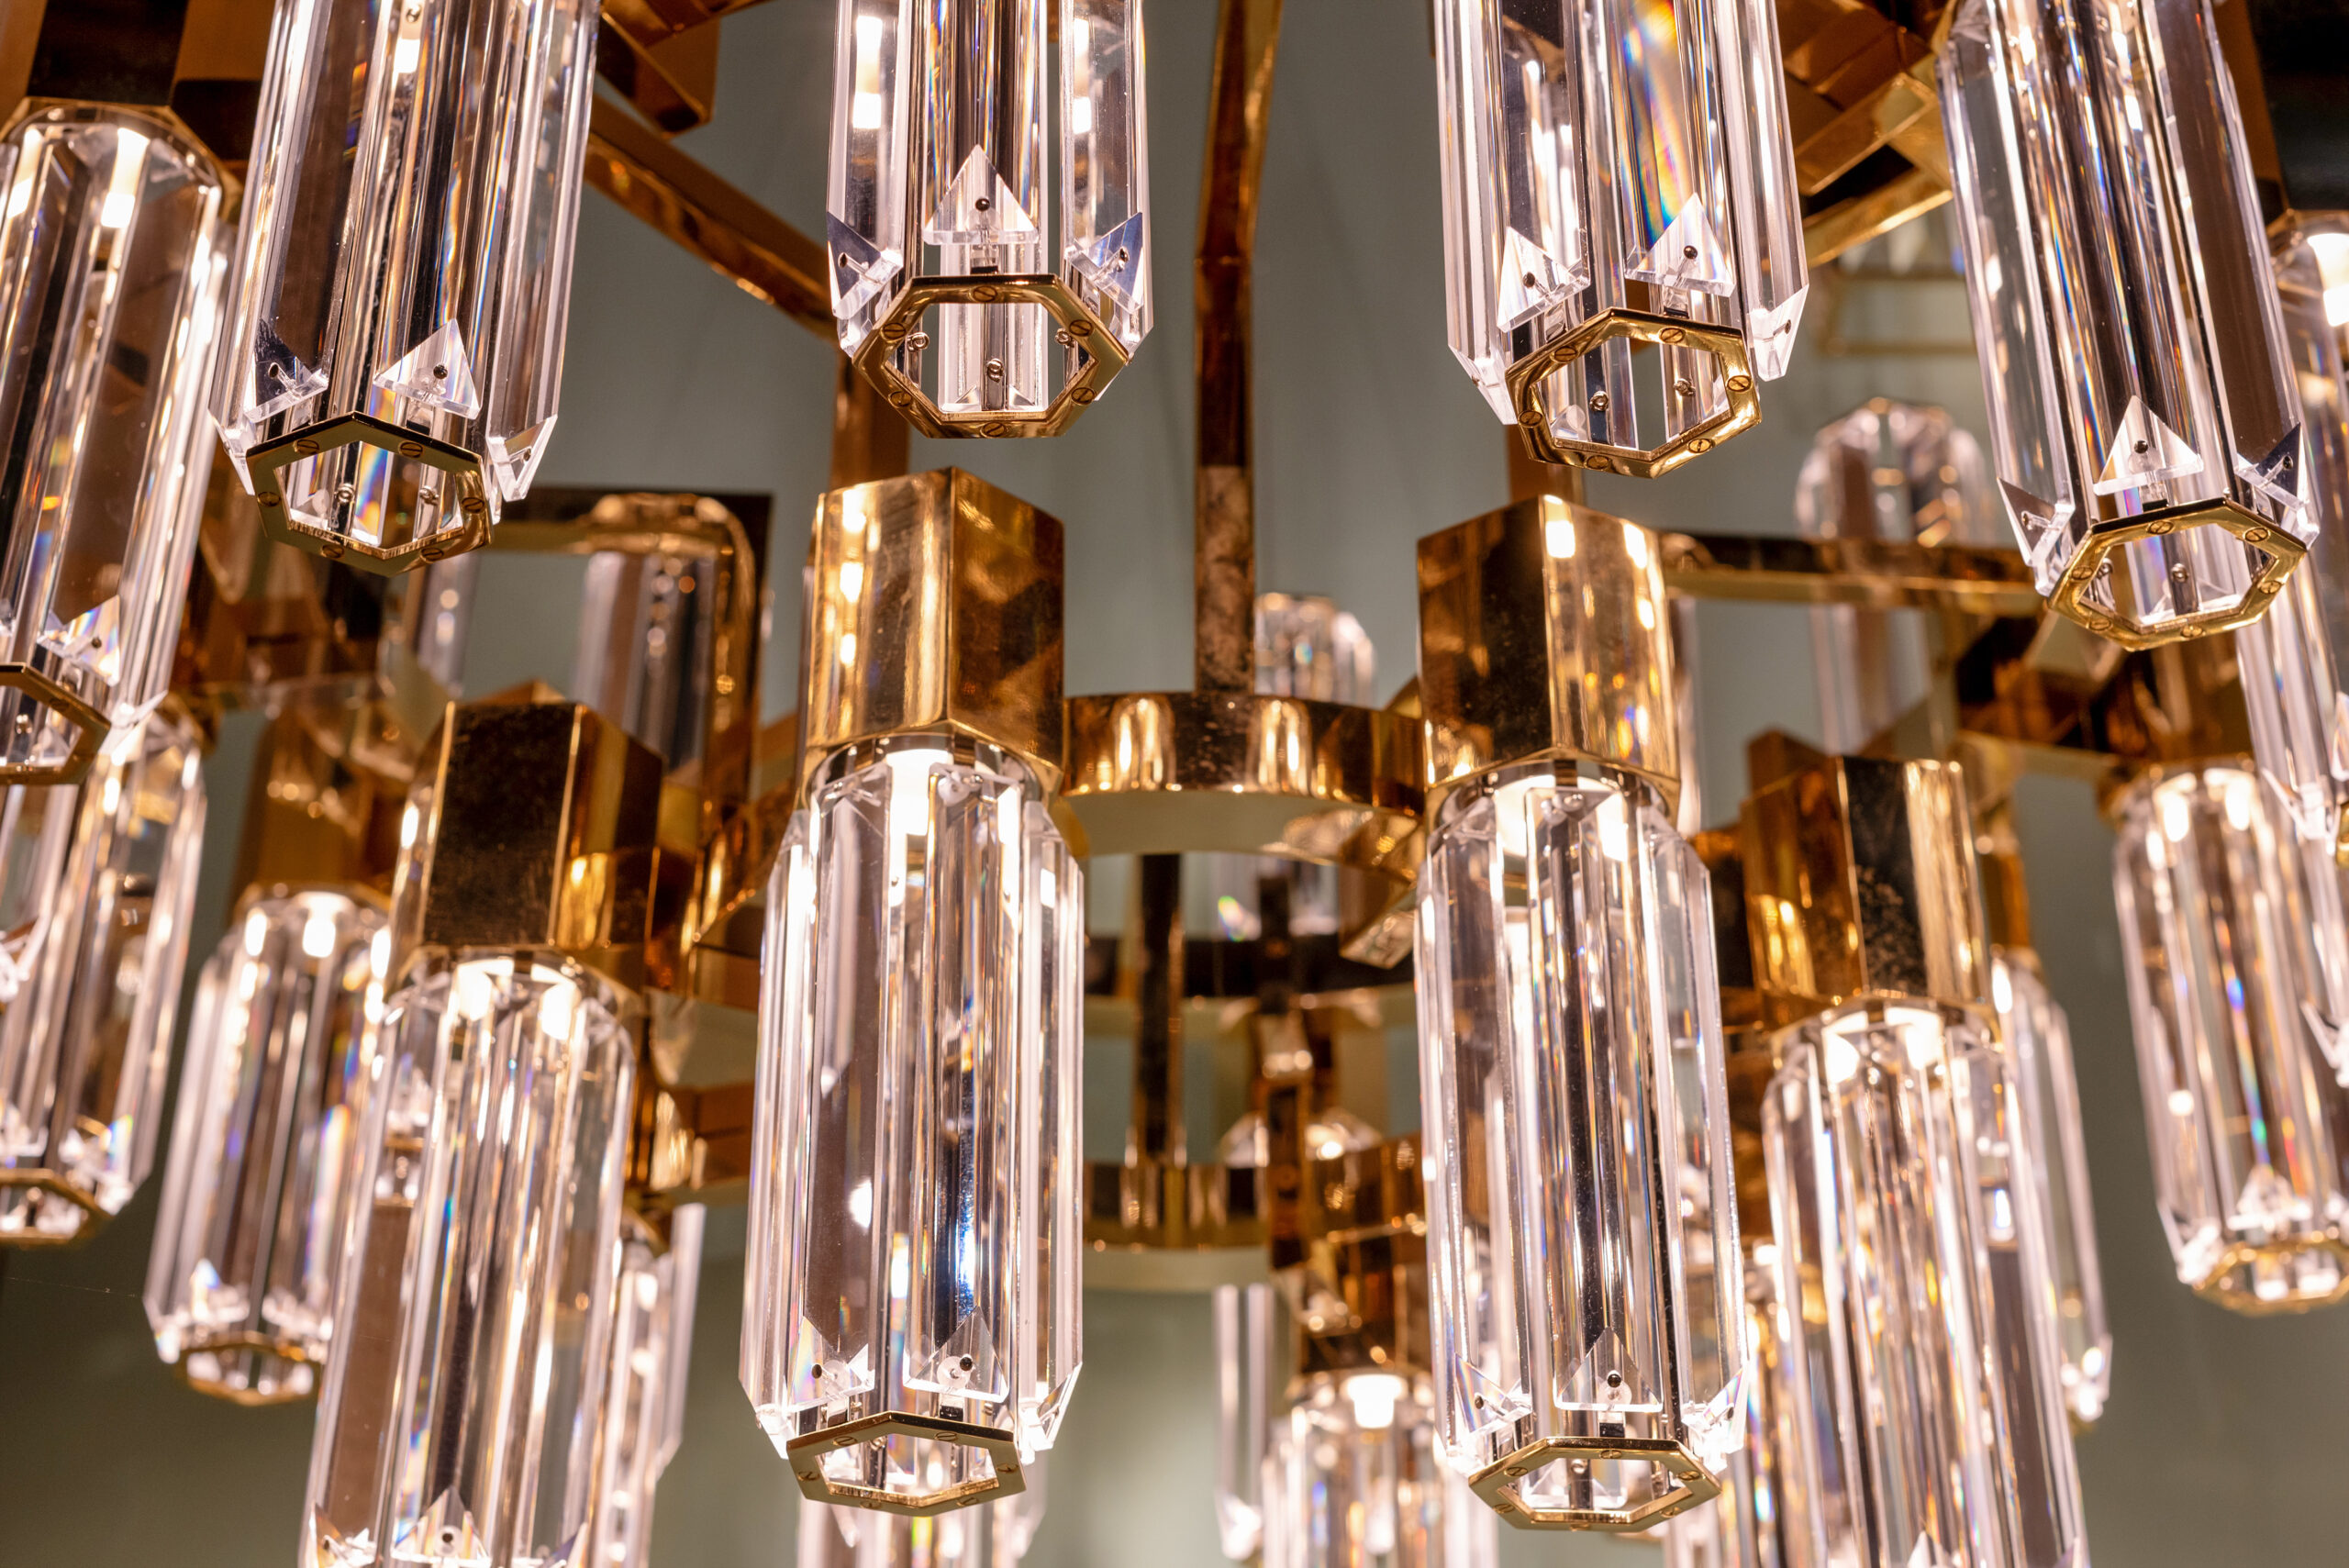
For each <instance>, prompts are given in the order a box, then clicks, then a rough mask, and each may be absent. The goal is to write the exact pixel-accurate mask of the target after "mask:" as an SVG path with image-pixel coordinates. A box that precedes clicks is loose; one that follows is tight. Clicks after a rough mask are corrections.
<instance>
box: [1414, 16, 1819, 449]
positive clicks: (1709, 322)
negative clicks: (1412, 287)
mask: <svg viewBox="0 0 2349 1568" xmlns="http://www.w3.org/2000/svg"><path fill="white" fill-rule="evenodd" d="M1435 12H1436V28H1435V33H1436V39H1435V41H1436V61H1437V87H1438V93H1439V97H1440V106H1441V110H1442V146H1441V168H1442V177H1443V224H1444V276H1445V287H1446V298H1447V306H1448V309H1447V335H1448V337H1449V339H1450V342H1451V346H1452V351H1453V356H1454V357H1455V358H1457V359H1458V360H1459V361H1460V362H1461V364H1462V365H1463V366H1464V368H1465V369H1466V370H1467V372H1468V373H1469V377H1470V379H1471V380H1472V381H1473V382H1474V383H1475V385H1476V387H1477V390H1478V391H1480V392H1482V393H1483V394H1484V395H1485V398H1486V402H1487V403H1489V404H1490V405H1491V406H1492V408H1493V411H1494V413H1495V414H1497V416H1499V417H1500V418H1501V419H1502V420H1503V422H1505V423H1507V424H1510V425H1515V426H1520V427H1521V428H1523V429H1524V430H1525V432H1526V435H1527V438H1528V439H1530V441H1531V443H1532V446H1533V448H1534V450H1535V454H1536V455H1537V456H1539V457H1542V458H1543V459H1546V460H1547V461H1550V462H1588V463H1591V464H1593V465H1596V466H1599V467H1602V468H1608V469H1614V470H1620V472H1623V473H1637V474H1642V475H1644V474H1651V473H1662V472H1664V471H1665V470H1666V469H1668V468H1670V467H1672V466H1675V464H1677V463H1678V462H1684V461H1686V460H1687V459H1688V458H1690V457H1693V456H1696V455H1698V453H1701V452H1705V451H1709V450H1711V449H1712V447H1713V446H1714V445H1715V444H1717V443H1718V442H1719V441H1720V440H1721V439H1725V438H1726V437H1727V436H1729V435H1731V434H1734V433H1735V432H1736V431H1737V430H1739V429H1742V428H1744V426H1745V425H1746V424H1750V423H1751V422H1752V421H1753V417H1755V415H1754V403H1753V381H1754V378H1755V377H1756V376H1757V375H1758V376H1760V377H1762V378H1765V379H1768V378H1774V377H1776V376H1779V375H1783V374H1784V373H1785V372H1786V368H1787V361H1788V358H1789V356H1790V355H1791V353H1792V351H1793V347H1794V339H1795V333H1796V330H1797V328H1798V323H1799V322H1800V320H1801V316H1802V306H1803V300H1804V297H1805V295H1806V293H1807V291H1808V288H1809V276H1808V269H1807V264H1806V262H1805V261H1804V256H1803V248H1802V227H1801V218H1802V210H1801V206H1800V203H1799V201H1798V197H1797V194H1796V188H1795V167H1794V151H1793V147H1792V145H1791V143H1790V141H1789V139H1788V135H1787V97H1786V85H1785V83H1784V81H1783V79H1782V75H1781V72H1780V71H1779V69H1778V65H1777V48H1776V45H1777V23H1776V17H1775V16H1774V15H1773V14H1772V11H1771V7H1770V6H1768V5H1767V4H1765V3H1762V0H1595V3H1594V4H1591V5H1589V6H1582V7H1575V6H1557V5H1548V4H1542V5H1520V4H1516V3H1515V0H1438V3H1437V5H1436V8H1435ZM1659 317H1661V318H1669V319H1670V320H1672V321H1673V322H1674V323H1675V326H1674V327H1673V328H1663V327H1660V326H1659V325H1658V318H1659ZM1665 330H1672V331H1674V332H1675V336H1674V337H1673V338H1672V339H1670V342H1669V343H1668V344H1667V347H1666V349H1665V351H1664V353H1662V354H1659V355H1655V356H1651V357H1648V358H1645V359H1643V360H1642V361H1639V362H1640V363H1641V364H1642V365H1643V366H1645V367H1648V368H1646V369H1644V370H1643V371H1642V381H1643V382H1644V383H1645V384H1642V385H1640V386H1639V388H1638V391H1637V393H1636V395H1635V393H1634V383H1633V379H1632V373H1633V364H1634V361H1633V359H1632V356H1631V346H1632V343H1631V339H1632V338H1633V337H1634V336H1639V337H1646V338H1653V337H1654V336H1656V335H1657V334H1658V333H1659V332H1662V331H1665ZM1684 338H1685V339H1687V340H1686V341H1684V340H1683V339H1684ZM1724 339H1728V340H1731V341H1733V342H1734V344H1735V346H1736V347H1735V350H1734V351H1733V352H1732V351H1731V350H1724V348H1723V347H1722V346H1721V345H1722V342H1723V340H1724ZM1649 377H1653V378H1654V379H1653V381H1649V380H1647V378H1649ZM1651 398H1653V401H1654V402H1655V403H1660V404H1661V405H1662V406H1663V407H1664V422H1663V424H1662V426H1661V428H1654V429H1651V430H1649V431H1648V432H1647V433H1646V434H1645V435H1644V436H1643V435H1642V430H1641V428H1640V427H1641V422H1642V415H1641V413H1640V409H1641V408H1642V407H1644V406H1653V405H1652V404H1651V402H1650V399H1651Z"/></svg>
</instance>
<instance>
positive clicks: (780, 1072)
mask: <svg viewBox="0 0 2349 1568" xmlns="http://www.w3.org/2000/svg"><path fill="white" fill-rule="evenodd" d="M1082 878H1083V873H1082V870H1081V868H1080V866H1079V864H1078V862H1077V861H1076V860H1075V859H1074V857H1073V856H1071V855H1070V853H1069V851H1068V848H1067V846H1066V845H1065V844H1064V843H1063V841H1062V840H1061V836H1060V833H1059V831H1058V830H1057V829H1056V828H1053V826H1052V820H1051V817H1049V816H1048V814H1047V813H1046V810H1045V808H1044V806H1043V804H1042V802H1041V798H1040V795H1039V792H1038V790H1037V788H1036V785H1035V784H1034V783H1033V782H1032V779H1031V777H1030V774H1029V773H1028V772H1027V771H1026V769H1025V768H1023V767H1022V766H1020V765H1019V763H1017V762H1011V761H1010V760H1009V759H1008V758H1007V757H1004V756H1002V755H1001V754H1000V753H996V752H994V751H992V750H991V749H988V750H985V751H983V752H982V754H981V755H980V756H979V757H978V758H977V759H975V760H968V761H966V760H962V759H961V758H959V757H958V756H957V754H956V752H955V751H953V750H952V749H951V748H950V746H949V743H947V742H946V741H944V740H941V739H927V738H923V737H919V736H907V737H901V738H899V739H897V740H895V741H892V742H890V743H888V745H887V747H886V749H885V751H884V754H883V755H881V756H879V757H878V758H876V759H875V760H874V761H872V762H866V763H864V764H863V765H862V766H853V767H846V768H843V769H841V770H839V771H838V772H837V773H835V774H834V775H833V776H830V777H829V778H827V779H825V780H823V781H822V782H820V783H819V784H817V785H815V786H813V787H811V790H810V792H809V795H808V798H807V807H806V809H804V810H803V811H801V812H800V813H799V814H798V816H797V817H796V818H795V819H794V821H793V824H792V827H791V830H790V832H789V834H788V836H787V837H786V839H785V844H784V847H783V851H782V854H781V856H780V857H779V859H778V862H777V864H776V868H775V873H774V884H773V886H772V888H771V889H770V892H769V895H768V897H769V903H768V908H769V911H770V913H769V917H768V918H769V926H768V934H767V950H766V951H767V954H768V957H767V961H766V963H765V965H764V987H763V994H762V996H761V1000H760V1061H759V1085H760V1095H759V1101H758V1113H757V1114H758V1120H757V1128H756V1131H755V1134H754V1147H753V1153H752V1165H751V1232H750V1234H751V1242H750V1247H751V1251H750V1263H749V1269H748V1276H747V1277H748V1284H747V1287H746V1289H747V1300H746V1302H745V1307H744V1317H743V1329H742V1381H743V1386H744V1388H745V1390H746V1391H747V1392H748V1393H749V1395H750V1397H751V1405H752V1407H753V1408H754V1409H755V1411H756V1413H757V1415H758V1418H759V1421H760V1424H761V1425H762V1426H763V1428H764V1429H766V1431H767V1432H768V1434H769V1435H770V1436H771V1437H772V1438H773V1439H774V1442H775V1445H776V1447H777V1448H778V1449H779V1450H781V1451H783V1452H784V1454H785V1457H786V1459H787V1460H788V1461H789V1462H791V1463H792V1465H793V1468H794V1471H795V1473H796V1475H797V1477H798V1479H799V1482H800V1485H801V1487H802V1489H803V1490H805V1491H807V1493H808V1495H809V1496H818V1497H825V1498H829V1499H830V1500H833V1501H837V1502H845V1503H850V1504H867V1505H871V1504H880V1503H887V1504H889V1505H891V1506H892V1507H897V1508H913V1509H928V1510H932V1511H935V1510H937V1509H941V1508H952V1507H961V1506H963V1505H964V1504H966V1503H970V1502H973V1501H976V1500H978V1499H979V1498H981V1497H982V1496H985V1495H987V1494H989V1493H1011V1492H1016V1491H1018V1490H1019V1487H1020V1485H1021V1484H1022V1483H1021V1473H1022V1472H1023V1470H1025V1469H1026V1468H1028V1467H1029V1465H1030V1462H1031V1461H1032V1458H1033V1456H1034V1455H1035V1454H1036V1453H1038V1452H1040V1451H1043V1450H1045V1449H1048V1448H1050V1447H1051V1446H1052V1440H1053V1439H1054V1437H1055V1435H1056V1434H1057V1433H1058V1430H1059V1428H1060V1422H1061V1418H1062V1416H1063V1413H1064V1412H1065V1410H1066V1408H1067V1401H1068V1396H1069V1393H1070V1390H1071V1389H1072V1387H1073V1386H1074V1382H1075V1379H1076V1374H1077V1370H1078V1364H1079V1359H1080V1355H1081V1344H1080V1340H1079V1330H1080V1325H1079V1314H1078V1247H1079V1244H1080V1239H1079V1229H1078V1210H1077V1202H1078V1195H1079V1194H1078V1187H1079V1166H1078V1164H1077V1159H1078V1155H1077V1144H1076V1136H1077V1130H1076V1129H1077V1114H1078V1107H1079V1106H1080V1104H1081V1079H1080V1073H1079V1069H1080V1049H1079V1045H1080V1040H1081V1030H1082V1028H1083V1013H1082V985H1083V973H1084V941H1085V923H1084V910H1085V901H1084V885H1083V880H1082Z"/></svg>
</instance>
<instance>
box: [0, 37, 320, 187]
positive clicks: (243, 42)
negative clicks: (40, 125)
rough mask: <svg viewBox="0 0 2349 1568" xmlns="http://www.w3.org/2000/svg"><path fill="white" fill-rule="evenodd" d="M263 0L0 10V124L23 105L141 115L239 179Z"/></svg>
mask: <svg viewBox="0 0 2349 1568" xmlns="http://www.w3.org/2000/svg"><path fill="white" fill-rule="evenodd" d="M272 10H273V6H272V4H271V0H180V3H178V4H164V5H153V4H150V5H141V6H99V5H93V4H90V3H89V0H10V3H9V4H8V5H7V6H4V7H0V120H6V118H7V117H9V114H10V113H11V112H13V111H15V110H17V109H18V108H19V107H20V106H25V105H26V103H27V101H28V100H34V99H53V100H60V101H67V102H82V103H92V104H108V105H118V106H126V107H130V108H138V109H143V110H145V111H147V112H148V113H150V114H152V115H154V116H156V117H159V118H160V119H161V120H162V121H163V122H164V123H165V124H167V125H168V126H170V127H171V128H173V130H174V131H175V132H177V133H179V134H181V135H183V136H184V138H185V139H188V140H189V141H192V142H194V143H195V144H196V145H197V146H198V147H200V148H202V149H203V150H204V151H205V152H206V154H208V155H209V156H210V158H211V160H212V161H213V162H214V163H216V164H217V165H218V166H219V167H220V168H221V169H222V170H223V171H224V172H226V173H228V175H229V176H230V177H231V178H232V179H234V178H238V177H241V175H242V174H243V172H244V165H245V160H246V158H247V156H248V155H249V153H250V150H251V148H252V135H253V120H254V118H255V117H256V116H257V114H258V113H259V110H260V106H261V77H262V69H263V67H264V65H265V64H266V63H267V59H268V52H269V28H270V16H271V12H272Z"/></svg>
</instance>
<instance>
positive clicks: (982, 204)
mask: <svg viewBox="0 0 2349 1568" xmlns="http://www.w3.org/2000/svg"><path fill="white" fill-rule="evenodd" d="M971 205H972V206H974V207H976V208H977V209H978V210H979V211H981V212H985V211H986V210H987V209H988V208H989V207H991V206H995V203H994V202H992V201H990V200H988V199H987V198H986V197H985V196H981V197H980V198H979V199H978V200H977V201H974V202H973V203H972V204H971Z"/></svg>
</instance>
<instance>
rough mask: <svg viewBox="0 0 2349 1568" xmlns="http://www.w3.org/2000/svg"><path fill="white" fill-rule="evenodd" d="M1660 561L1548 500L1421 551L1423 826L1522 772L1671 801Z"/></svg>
mask: <svg viewBox="0 0 2349 1568" xmlns="http://www.w3.org/2000/svg"><path fill="white" fill-rule="evenodd" d="M1663 555H1664V551H1663V548H1662V541H1661V539H1659V537H1658V536H1657V535H1656V534H1654V533H1653V532H1651V531H1649V530H1648V529H1646V528H1642V527H1640V526H1639V525H1638V524H1637V523H1627V522H1624V521H1623V520H1622V519H1620V518H1619V517H1608V516H1607V515H1606V514H1604V513H1601V512H1594V511H1590V510H1589V509H1587V508H1586V507H1580V506H1571V505H1569V504H1567V503H1566V502H1564V501H1561V500H1559V499H1558V498H1557V497H1555V496H1542V497H1539V498H1537V499H1534V500H1531V501H1520V502H1518V503H1516V504H1515V505H1513V506H1507V507H1504V508H1502V509H1501V510H1500V511H1497V512H1488V513H1486V515H1485V516H1483V517H1474V518H1471V519H1470V520H1469V521H1467V522H1464V523H1461V524H1457V525H1455V526H1454V527H1453V528H1446V529H1444V530H1443V531H1442V532H1441V533H1434V534H1430V535H1429V536H1428V537H1427V538H1425V539H1421V540H1420V541H1419V706H1420V710H1421V712H1422V713H1423V714H1424V715H1425V716H1426V724H1427V749H1428V750H1427V780H1428V795H1429V797H1430V816H1431V817H1432V816H1433V815H1434V812H1435V810H1436V809H1438V808H1440V802H1441V799H1442V796H1443V795H1446V794H1448V793H1449V792H1450V791H1452V790H1453V789H1456V788H1457V787H1459V786H1460V785H1461V784H1465V783H1467V782H1468V781H1469V780H1471V779H1474V778H1476V777H1478V776H1479V775H1482V774H1485V773H1491V772H1493V771H1494V770H1496V769H1497V768H1503V767H1508V766H1511V765H1514V764H1516V763H1520V762H1591V763H1595V764H1598V765H1599V766H1602V767H1609V768H1617V769H1620V770H1622V771H1624V772H1626V773H1632V774H1636V775H1637V776H1639V777H1640V778H1642V779H1643V780H1645V781H1646V782H1647V783H1649V784H1652V785H1653V786H1654V787H1655V789H1656V790H1657V791H1658V792H1660V793H1661V794H1662V795H1663V796H1664V799H1665V800H1666V801H1667V802H1674V801H1677V800H1678V798H1679V795H1680V757H1679V727H1678V725H1677V724H1676V723H1675V708H1674V696H1673V682H1672V650H1671V645H1670V632H1669V628H1668V623H1667V617H1666V616H1665V606H1664V573H1663Z"/></svg>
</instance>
